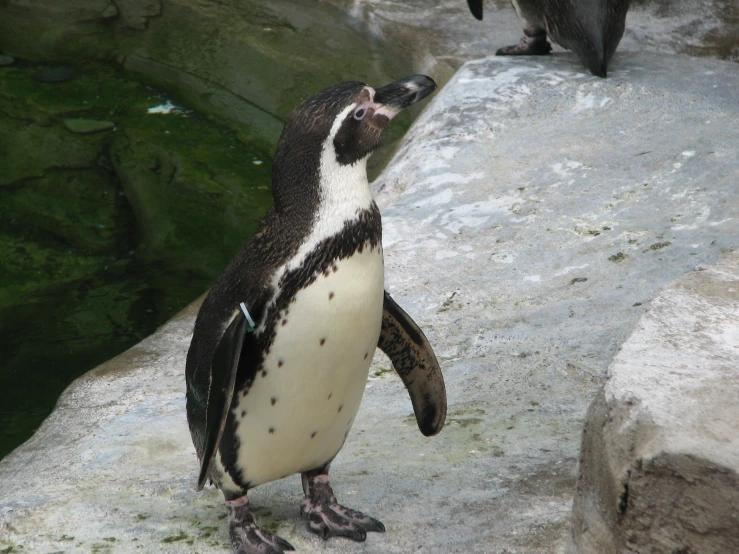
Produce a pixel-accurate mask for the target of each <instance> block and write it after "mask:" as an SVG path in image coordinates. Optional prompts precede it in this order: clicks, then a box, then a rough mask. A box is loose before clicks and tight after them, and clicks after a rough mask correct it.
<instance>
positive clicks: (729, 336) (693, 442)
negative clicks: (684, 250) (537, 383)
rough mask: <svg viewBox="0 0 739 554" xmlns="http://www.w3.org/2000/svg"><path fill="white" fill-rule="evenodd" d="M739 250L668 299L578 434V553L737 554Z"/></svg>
mask: <svg viewBox="0 0 739 554" xmlns="http://www.w3.org/2000/svg"><path fill="white" fill-rule="evenodd" d="M737 399H739V252H734V253H733V254H731V255H730V256H728V257H727V258H726V259H724V260H723V261H721V262H720V263H718V264H717V265H714V266H708V267H701V268H700V270H699V271H695V272H692V273H689V274H688V275H685V276H684V277H682V278H680V279H678V280H677V281H676V282H674V283H673V284H671V285H669V286H667V287H666V288H665V289H663V290H662V291H661V292H660V294H659V296H658V297H657V298H655V299H654V300H653V301H652V303H651V304H650V309H649V311H648V312H647V313H646V314H645V315H644V316H643V317H642V319H641V320H640V321H639V324H638V325H637V327H636V329H635V330H634V333H633V334H632V335H631V336H630V337H629V338H628V339H627V341H626V342H625V343H624V345H623V346H622V348H621V350H620V352H619V353H618V355H617V356H616V357H615V359H614V361H613V363H612V364H611V366H610V368H609V370H608V381H607V382H606V384H605V387H604V390H603V391H602V392H601V393H600V394H599V395H598V397H597V399H596V401H595V402H594V403H593V405H592V406H591V407H590V410H589V411H588V416H587V421H586V425H585V432H584V434H583V444H582V455H581V460H580V478H579V480H578V487H577V496H576V498H575V506H574V511H573V531H574V537H575V542H576V544H577V546H578V551H579V552H581V553H591V552H593V553H599V554H616V553H620V552H624V553H626V552H640V553H643V554H647V553H650V554H652V553H653V554H668V553H674V552H700V553H728V552H739V510H737V507H738V506H739V433H738V432H737V428H738V426H739V404H738V403H737Z"/></svg>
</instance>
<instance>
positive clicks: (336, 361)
mask: <svg viewBox="0 0 739 554" xmlns="http://www.w3.org/2000/svg"><path fill="white" fill-rule="evenodd" d="M435 89H436V84H435V83H434V81H433V80H431V79H430V78H428V77H426V76H423V75H414V76H412V77H407V78H405V79H401V80H399V81H396V82H394V83H391V84H389V85H386V86H384V87H382V88H379V89H377V90H374V89H373V88H372V87H369V86H367V85H365V84H363V83H357V82H350V83H343V84H341V85H336V86H334V87H331V88H329V89H326V90H324V91H323V92H321V93H319V94H317V95H316V96H314V97H312V98H310V99H308V100H306V101H305V102H303V103H302V104H301V105H300V106H298V107H297V108H296V109H295V111H294V112H293V113H292V114H291V115H290V118H289V119H288V121H287V124H286V125H285V128H284V130H283V132H282V136H281V137H280V140H279V143H278V145H277V152H276V154H275V159H274V169H273V176H272V193H273V195H274V200H275V202H274V207H273V208H272V209H271V210H270V211H269V212H268V213H267V215H266V216H265V218H264V220H263V221H262V224H261V226H260V227H259V229H258V230H257V232H256V234H255V235H254V236H253V237H252V238H251V239H250V240H249V241H248V242H247V243H246V246H244V248H243V250H241V252H240V253H239V254H238V255H237V256H236V258H235V259H234V260H233V261H232V262H231V263H230V264H229V266H228V267H227V268H226V270H225V272H224V273H223V275H222V276H221V277H220V279H219V280H218V282H217V283H216V284H215V286H214V287H213V288H212V289H211V291H210V293H209V294H208V296H207V298H206V299H205V301H204V302H203V305H202V307H201V308H200V312H199V313H198V317H197V320H196V322H195V330H194V334H193V338H192V343H191V344H190V349H189V351H188V353H187V367H186V380H187V419H188V422H189V425H190V432H191V434H192V438H193V442H194V444H195V449H196V451H197V453H198V457H199V459H200V464H201V466H200V477H199V480H198V488H199V489H200V488H202V487H203V485H204V483H205V481H206V480H208V479H210V480H211V481H212V482H213V483H214V484H215V485H216V486H217V487H218V488H219V489H221V491H222V492H223V495H224V497H225V499H226V505H227V508H228V515H229V527H230V535H231V543H232V546H233V549H234V552H236V553H244V554H256V553H258V552H259V553H265V552H266V553H271V554H280V553H282V552H284V551H286V550H293V547H292V546H291V545H290V544H289V543H288V542H287V541H285V540H284V539H282V538H280V537H278V536H277V535H274V534H273V533H270V532H268V531H266V530H264V529H261V528H259V527H258V526H257V524H256V521H255V519H254V516H253V515H252V513H251V511H250V509H249V503H248V500H247V492H248V491H249V490H250V489H252V488H254V487H256V486H257V485H260V484H262V483H267V482H269V481H274V480H276V479H281V478H283V477H287V476H288V475H292V474H294V473H300V474H301V476H302V481H303V490H304V492H305V499H304V500H303V503H302V506H301V512H302V513H303V514H304V515H306V516H307V517H308V519H309V527H310V529H311V530H312V531H313V532H315V533H318V534H320V535H322V536H323V538H325V539H327V538H329V537H331V536H343V537H348V538H350V539H353V540H356V541H363V540H364V539H365V538H366V534H367V532H368V531H379V532H383V531H384V530H385V527H384V526H383V525H382V523H380V522H379V521H377V520H376V519H373V518H371V517H369V516H367V515H365V514H363V513H361V512H357V511H355V510H351V509H349V508H346V507H344V506H342V505H340V504H338V503H337V501H336V498H335V497H334V493H333V490H332V489H331V486H330V484H329V479H328V469H329V465H330V464H331V461H332V460H333V459H334V457H335V456H336V454H338V452H339V450H341V447H342V446H343V445H344V441H345V440H346V437H347V435H348V433H349V430H350V429H351V426H352V423H353V422H354V417H355V415H356V413H357V410H358V409H359V403H360V401H361V399H362V394H363V392H364V388H365V385H366V382H367V376H368V371H369V366H370V363H371V362H372V357H373V355H374V352H375V348H376V347H378V346H379V347H380V349H381V350H383V351H384V352H385V353H386V354H387V355H388V356H389V357H390V359H391V361H392V363H393V366H394V368H395V369H396V370H397V372H398V373H399V374H400V377H401V379H402V380H403V383H404V384H405V386H406V388H407V389H408V393H409V395H410V397H411V401H412V404H413V409H414V412H415V414H416V419H417V421H418V426H419V428H420V429H421V432H422V433H423V434H424V435H426V436H431V435H435V434H436V433H438V432H439V431H440V430H441V428H442V426H443V425H444V420H445V418H446V392H445V388H444V380H443V377H442V375H441V370H440V368H439V364H438V362H437V360H436V356H435V355H434V352H433V350H432V349H431V346H430V345H429V343H428V341H427V340H426V337H425V336H424V334H423V332H422V331H421V330H420V329H419V328H418V326H417V325H416V324H415V322H414V321H413V320H412V319H411V318H410V317H409V316H408V315H407V314H406V313H405V312H404V311H403V310H402V309H401V308H400V307H399V306H398V305H397V304H396V303H395V302H394V301H393V299H392V298H391V297H390V295H388V293H387V292H385V291H384V263H383V257H382V227H381V221H380V212H379V210H378V208H377V205H376V204H375V202H374V201H373V199H372V196H371V194H370V189H369V183H368V181H367V171H366V165H367V159H368V158H369V156H370V154H371V153H372V151H373V150H375V149H376V148H377V147H378V146H379V144H380V141H381V139H382V132H383V129H384V128H385V126H386V125H387V124H388V122H389V121H390V120H391V119H392V118H393V116H395V115H396V114H397V113H398V111H400V110H401V109H403V108H405V107H407V106H409V105H411V104H413V103H415V102H417V101H419V100H421V99H422V98H424V97H426V96H428V95H429V94H431V92H433V91H434V90H435Z"/></svg>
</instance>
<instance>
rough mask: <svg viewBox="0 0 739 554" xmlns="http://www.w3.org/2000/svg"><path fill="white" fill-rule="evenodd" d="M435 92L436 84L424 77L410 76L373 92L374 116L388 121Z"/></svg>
mask: <svg viewBox="0 0 739 554" xmlns="http://www.w3.org/2000/svg"><path fill="white" fill-rule="evenodd" d="M435 90H436V83H435V82H434V80H433V79H432V78H431V77H427V76H426V75H411V76H410V77H404V78H403V79H400V80H399V81H395V82H394V83H390V84H389V85H385V86H384V87H380V88H378V89H376V90H375V97H374V99H373V103H374V105H375V114H377V115H381V116H385V117H387V119H388V121H389V120H391V119H392V118H393V117H395V115H396V114H397V113H398V112H399V111H400V110H402V109H403V108H407V107H408V106H410V105H411V104H415V103H416V102H418V101H419V100H423V99H424V98H426V97H427V96H428V95H429V94H431V93H432V92H434V91H435Z"/></svg>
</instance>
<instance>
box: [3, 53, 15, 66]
mask: <svg viewBox="0 0 739 554" xmlns="http://www.w3.org/2000/svg"><path fill="white" fill-rule="evenodd" d="M14 63H15V59H14V58H13V56H8V55H7V54H0V66H3V65H13V64H14Z"/></svg>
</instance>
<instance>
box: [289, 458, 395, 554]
mask: <svg viewBox="0 0 739 554" xmlns="http://www.w3.org/2000/svg"><path fill="white" fill-rule="evenodd" d="M328 467H329V465H328V464H326V465H325V466H323V467H320V468H318V469H313V470H311V471H305V472H303V473H301V477H302V479H303V491H304V492H305V500H303V504H302V505H301V506H300V512H301V513H302V514H304V515H306V516H308V520H309V522H308V526H309V527H310V530H311V531H313V532H314V533H317V534H319V535H321V536H322V537H323V538H324V540H325V539H328V538H329V537H347V538H349V539H352V540H354V541H359V542H362V541H364V540H365V539H366V538H367V533H368V532H370V531H376V532H378V533H384V532H385V526H384V525H383V524H382V523H380V522H379V521H377V520H376V519H375V518H372V517H370V516H368V515H365V514H363V513H362V512H357V511H356V510H352V509H351V508H347V507H345V506H342V505H341V504H339V503H338V502H336V497H335V496H334V491H333V489H332V488H331V485H329V483H328Z"/></svg>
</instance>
